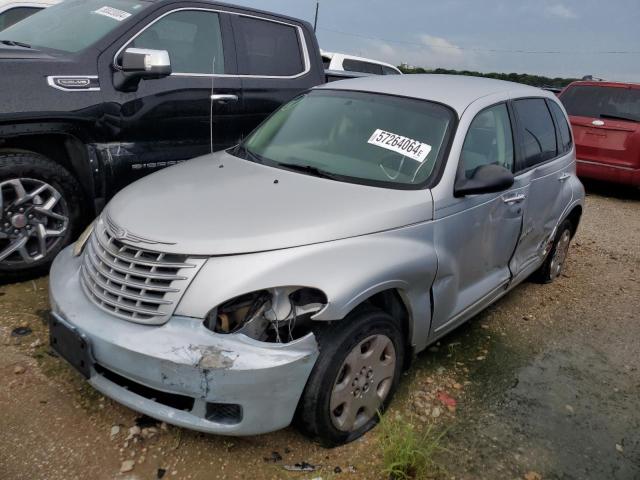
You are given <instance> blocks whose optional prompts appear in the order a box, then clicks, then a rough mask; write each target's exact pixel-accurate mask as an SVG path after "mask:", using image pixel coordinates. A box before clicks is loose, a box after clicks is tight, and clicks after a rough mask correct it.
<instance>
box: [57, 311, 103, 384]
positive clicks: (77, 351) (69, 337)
mask: <svg viewBox="0 0 640 480" xmlns="http://www.w3.org/2000/svg"><path fill="white" fill-rule="evenodd" d="M49 343H50V344H51V348H53V349H54V350H55V351H56V352H57V353H58V354H59V355H60V356H61V357H62V358H64V359H65V360H66V361H67V362H69V363H70V364H71V366H72V367H74V368H75V369H76V370H78V371H79V372H80V373H81V374H82V375H83V376H84V377H85V378H89V377H90V376H91V365H92V364H93V361H92V360H91V352H90V347H89V342H88V341H87V340H86V339H85V338H84V337H83V336H82V335H80V334H79V333H78V332H77V331H76V330H74V329H73V328H70V327H68V326H66V325H65V324H64V323H62V322H61V321H60V320H58V319H57V318H56V317H55V316H53V315H52V316H51V317H50V318H49Z"/></svg>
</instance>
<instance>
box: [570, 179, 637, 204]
mask: <svg viewBox="0 0 640 480" xmlns="http://www.w3.org/2000/svg"><path fill="white" fill-rule="evenodd" d="M580 180H581V181H582V184H583V185H584V188H585V190H586V192H587V195H599V196H601V197H613V198H617V199H620V200H632V201H640V188H638V187H631V186H629V185H620V184H618V183H611V182H604V181H600V180H591V179H586V178H583V179H580Z"/></svg>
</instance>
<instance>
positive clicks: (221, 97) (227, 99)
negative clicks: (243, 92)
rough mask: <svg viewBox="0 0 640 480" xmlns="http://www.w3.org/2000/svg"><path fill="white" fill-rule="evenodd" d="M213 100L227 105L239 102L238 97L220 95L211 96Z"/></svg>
mask: <svg viewBox="0 0 640 480" xmlns="http://www.w3.org/2000/svg"><path fill="white" fill-rule="evenodd" d="M211 100H212V101H214V102H220V103H226V102H237V101H238V96H237V95H224V94H222V95H218V94H214V95H211Z"/></svg>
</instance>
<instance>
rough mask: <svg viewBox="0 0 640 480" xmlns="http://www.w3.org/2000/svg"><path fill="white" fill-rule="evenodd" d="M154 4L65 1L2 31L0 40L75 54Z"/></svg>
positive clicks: (120, 1) (100, 0)
mask: <svg viewBox="0 0 640 480" xmlns="http://www.w3.org/2000/svg"><path fill="white" fill-rule="evenodd" d="M150 4H151V3H150V2H148V1H127V0H66V1H64V2H62V3H60V4H58V5H54V6H53V7H49V8H46V9H44V10H42V11H40V12H38V13H36V14H35V15H32V16H30V17H28V18H26V19H24V20H23V21H21V22H19V23H16V24H15V25H13V26H11V27H9V28H7V29H6V30H3V31H2V32H0V40H5V41H11V42H16V43H18V44H24V45H28V46H31V47H35V48H38V47H39V48H50V49H52V50H60V51H62V52H67V53H75V52H78V51H80V50H83V49H85V48H87V47H88V46H90V45H92V44H93V43H95V42H97V41H98V40H100V39H101V38H102V37H104V36H105V35H106V34H108V33H109V32H110V31H112V30H113V29H115V28H116V27H117V26H118V25H120V23H121V22H123V21H125V20H126V19H127V18H129V17H130V16H131V15H133V14H135V13H137V12H139V11H140V10H142V9H143V8H145V7H147V6H148V5H150Z"/></svg>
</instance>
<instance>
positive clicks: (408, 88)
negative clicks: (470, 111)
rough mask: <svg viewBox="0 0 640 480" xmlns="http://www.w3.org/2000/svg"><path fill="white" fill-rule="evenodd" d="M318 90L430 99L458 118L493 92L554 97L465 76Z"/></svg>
mask: <svg viewBox="0 0 640 480" xmlns="http://www.w3.org/2000/svg"><path fill="white" fill-rule="evenodd" d="M317 88H326V89H333V90H357V91H363V92H372V93H384V94H389V95H398V96H402V97H413V98H419V99H421V100H431V101H434V102H439V103H444V104H445V105H449V106H450V107H452V108H453V109H454V110H456V112H457V113H458V115H461V114H462V112H464V110H465V109H466V108H467V107H468V106H469V105H470V104H471V103H473V102H474V101H476V100H478V99H479V98H482V97H486V96H488V95H492V94H495V93H503V92H509V93H510V94H511V95H513V96H521V97H526V96H536V97H546V98H555V96H554V95H553V94H552V93H550V92H547V91H544V90H542V89H540V88H536V87H531V86H529V85H523V84H521V83H514V82H505V81H504V80H494V79H492V78H484V77H471V76H464V75H437V74H430V73H427V74H416V75H386V76H385V75H382V76H380V75H379V76H371V77H364V78H354V79H351V80H341V81H338V82H332V83H329V84H326V85H322V86H320V87H317Z"/></svg>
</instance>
